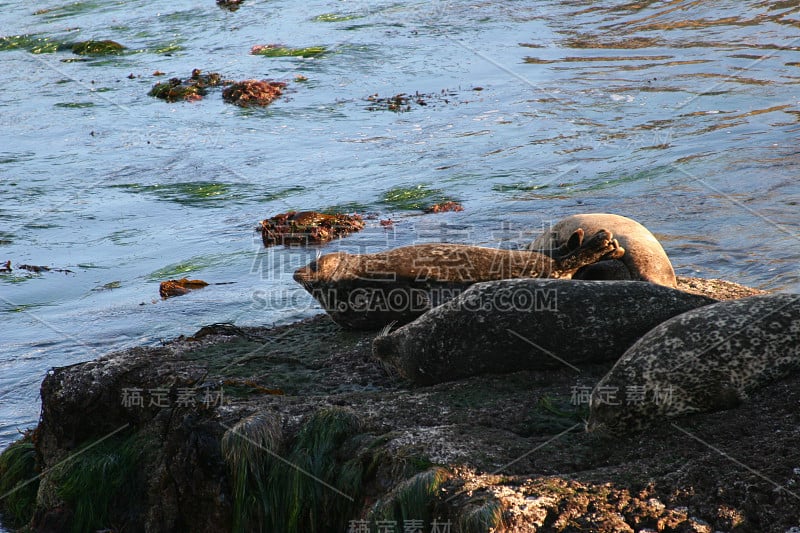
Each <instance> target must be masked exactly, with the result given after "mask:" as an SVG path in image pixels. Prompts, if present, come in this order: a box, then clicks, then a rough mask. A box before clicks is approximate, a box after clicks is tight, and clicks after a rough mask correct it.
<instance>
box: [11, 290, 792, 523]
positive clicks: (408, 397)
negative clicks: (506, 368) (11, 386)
mask: <svg viewBox="0 0 800 533" xmlns="http://www.w3.org/2000/svg"><path fill="white" fill-rule="evenodd" d="M691 283H692V284H693V285H694V286H695V287H696V288H697V289H698V290H699V289H701V288H704V289H705V290H708V291H710V292H711V293H712V294H713V295H715V296H717V297H720V294H718V293H716V292H714V291H713V289H710V288H709V287H708V285H707V284H706V283H705V282H703V281H699V280H691ZM727 287H728V288H731V287H732V286H730V285H728V286H727ZM374 335H375V334H374V333H369V332H354V331H347V330H343V329H341V328H339V327H337V326H336V325H335V324H333V323H332V322H331V321H330V319H329V318H327V317H326V316H319V317H315V318H312V319H308V320H305V321H302V322H299V323H295V324H290V325H287V326H281V327H277V328H270V329H267V328H240V327H236V326H231V325H215V326H210V327H207V328H204V330H201V332H198V334H197V335H195V336H193V337H191V338H179V339H176V340H175V341H172V342H168V343H166V344H164V345H163V346H157V347H149V348H135V349H132V350H128V351H124V352H119V353H113V354H109V355H108V356H105V357H103V358H100V359H98V360H95V361H90V362H87V363H82V364H78V365H73V366H70V367H64V368H57V369H53V370H52V371H51V372H50V374H49V375H48V376H47V377H46V378H45V380H44V382H43V384H42V401H43V411H42V418H41V423H40V425H39V427H38V428H37V429H36V430H35V432H34V433H33V435H32V436H31V437H30V439H31V442H33V443H34V448H35V452H36V472H39V473H42V474H43V476H42V479H41V481H40V482H39V488H38V496H37V504H36V508H35V513H34V516H33V519H32V522H31V525H32V526H33V527H32V529H33V530H35V531H45V530H58V529H60V530H68V529H70V528H71V527H73V526H74V525H75V523H77V522H76V521H78V520H80V523H81V524H88V525H90V526H91V527H92V528H96V529H104V528H113V529H115V530H117V529H119V530H123V529H124V530H126V531H143V530H149V531H188V530H191V531H230V530H232V529H234V525H235V524H237V525H236V527H237V528H238V529H239V530H259V529H261V530H281V529H271V528H273V527H275V524H276V523H282V524H284V525H285V526H286V527H285V528H284V529H282V530H286V531H310V530H311V529H309V528H310V527H312V524H313V525H315V526H316V528H317V530H318V531H346V530H347V528H348V526H349V525H352V524H353V523H367V524H368V525H369V527H371V528H372V530H374V529H376V527H377V525H376V524H378V523H379V521H381V520H384V521H385V520H388V521H394V522H395V523H396V524H397V525H396V529H397V530H402V527H403V523H404V522H408V523H411V521H413V520H417V521H422V523H423V530H424V531H430V530H431V528H432V524H434V523H436V524H445V523H449V524H450V527H451V531H470V532H472V531H475V532H477V531H489V530H490V529H491V530H494V531H547V532H551V531H558V532H566V531H581V530H582V531H600V532H606V531H607V532H612V531H637V532H639V531H648V530H652V531H667V532H677V531H730V532H734V531H735V532H744V531H765V532H773V531H775V532H778V531H780V532H783V531H786V530H787V529H788V528H790V527H792V526H796V525H797V524H798V522H799V521H800V506H798V505H797V503H798V501H800V499H798V496H797V493H798V484H800V474H798V472H800V451H798V448H797V446H796V442H797V440H798V438H800V429H799V428H800V412H798V410H797V409H796V405H797V404H798V402H800V376H798V375H796V374H793V375H790V376H789V377H787V378H784V379H783V380H780V381H777V382H775V383H773V384H771V385H770V386H769V387H767V388H765V389H761V390H759V391H756V392H755V393H754V394H753V395H752V396H751V398H750V399H749V400H748V401H747V402H744V403H743V404H741V405H740V406H739V407H737V408H734V409H731V410H727V411H722V412H717V413H709V414H703V415H695V416H690V417H683V418H678V419H675V420H674V421H671V422H669V423H666V422H665V423H664V424H660V425H657V426H655V427H652V428H650V429H648V430H647V431H645V432H636V433H629V434H624V435H615V436H613V437H612V436H610V435H604V434H600V433H586V432H584V431H583V427H584V419H585V418H586V416H587V413H588V406H587V404H586V403H584V402H583V400H584V398H583V395H582V391H583V390H585V389H586V388H589V389H591V387H592V386H593V385H594V384H595V383H597V382H598V381H599V380H600V378H602V376H603V375H605V373H606V372H608V370H609V368H610V367H611V363H608V364H593V365H584V366H581V367H580V371H579V372H576V371H575V370H574V369H571V368H568V367H562V368H555V369H551V370H547V371H523V372H516V373H512V374H507V375H485V376H480V377H472V378H467V379H463V380H460V381H453V382H448V383H441V384H438V385H434V386H428V387H416V386H413V385H412V384H410V383H409V382H407V381H405V380H402V379H400V378H399V377H398V376H395V375H393V374H392V373H390V371H389V370H387V369H386V368H384V367H383V366H382V365H381V364H380V362H378V361H376V360H375V359H373V358H372V357H371V354H370V348H371V342H372V340H373V338H374ZM226 383H227V385H226ZM261 389H266V390H273V391H275V390H279V391H281V392H282V394H265V393H264V392H263V390H261ZM237 437H238V438H239V439H240V440H237V439H236V438H237ZM131 442H134V443H135V446H132V445H131V444H130V443H131ZM222 442H226V443H227V446H228V447H227V448H225V449H224V450H223V447H222ZM236 442H239V443H245V444H246V443H248V442H250V443H255V444H253V446H240V447H238V448H237V447H236V446H232V444H235V443H236ZM87 446H92V447H91V448H87ZM126 446H127V447H126ZM123 449H124V450H133V452H131V451H129V452H126V453H127V455H126V454H124V453H122V451H120V450H123ZM100 450H102V453H101V451H100ZM223 451H224V452H225V453H223ZM76 452H81V454H80V457H82V458H83V459H81V461H82V462H80V463H76V464H80V465H81V466H82V468H83V469H82V470H80V471H81V472H84V473H85V472H91V471H95V470H97V471H100V470H98V469H97V465H96V464H95V465H94V467H93V468H94V470H92V469H87V468H88V466H91V465H92V463H91V461H100V463H98V464H100V465H112V464H116V463H114V462H113V461H112V462H108V461H109V460H110V459H109V458H116V459H119V458H122V457H133V459H128V460H129V462H130V467H129V468H128V469H126V470H118V468H119V466H115V467H113V468H115V469H113V470H112V471H113V472H124V473H125V474H124V476H125V477H124V479H125V480H126V481H127V482H126V484H124V485H120V486H119V487H117V489H115V490H111V491H110V492H111V494H110V496H109V499H108V505H107V508H106V510H105V511H106V512H105V514H104V515H103V520H102V521H101V520H99V519H97V520H95V521H94V522H93V521H91V520H89V519H88V518H86V517H85V516H84V514H85V513H84V511H82V510H81V507H80V502H81V499H80V497H79V496H75V494H74V493H73V492H70V491H68V490H67V488H68V483H67V480H69V479H75V478H76V476H78V469H73V470H70V464H71V463H70V461H71V460H72V461H77V459H70V457H72V456H74V455H76ZM279 457H280V458H288V459H287V461H288V462H291V463H292V464H295V465H296V466H297V467H301V468H302V470H303V471H304V472H306V473H307V474H312V475H313V476H314V478H317V479H316V480H314V479H312V478H310V477H309V476H308V475H306V474H304V473H303V472H302V471H301V470H299V469H297V468H295V467H292V466H287V464H286V463H284V462H282V460H280V459H278V458H279ZM103 461H105V462H103ZM237 461H238V462H237ZM303 461H306V462H303ZM2 465H3V463H2V462H1V461H0V470H2V468H3V466H2ZM58 465H61V466H58ZM57 466H58V468H54V467H57ZM244 467H246V468H244ZM107 468H112V467H111V466H107ZM64 469H66V470H64ZM59 472H60V473H59ZM249 472H256V473H258V472H261V473H267V474H269V475H267V476H265V477H264V476H254V475H251V474H250V473H249ZM2 473H4V474H5V471H4V472H2ZM120 475H122V474H120ZM256 479H268V480H270V481H269V482H268V483H267V486H262V487H260V488H259V486H258V485H257V483H255V480H256ZM122 487H124V489H123V488H122ZM87 491H88V492H91V491H90V490H89V489H87ZM248 491H249V492H248ZM248 497H250V498H252V499H250V500H247V499H246V498H248ZM243 498H245V499H244V500H243ZM242 501H249V502H250V506H249V507H247V506H245V507H243V506H242V505H241V504H242ZM269 501H273V502H277V503H275V505H273V506H272V507H270V506H269V505H262V504H263V503H264V502H266V503H269ZM292 505H298V507H297V508H298V509H304V510H305V511H304V512H303V513H301V514H297V515H293V516H290V515H289V514H281V513H285V512H286V509H287V508H289V507H291V506H292ZM323 505H324V509H323V507H321V506H323ZM243 509H250V511H248V512H247V513H244V511H243ZM81 513H84V514H81ZM243 513H244V514H243ZM282 521H283V522H282Z"/></svg>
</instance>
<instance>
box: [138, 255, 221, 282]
mask: <svg viewBox="0 0 800 533" xmlns="http://www.w3.org/2000/svg"><path fill="white" fill-rule="evenodd" d="M230 257H231V255H230V254H215V255H197V256H194V257H191V258H189V259H187V260H185V261H181V262H180V263H173V264H171V265H167V266H165V267H163V268H159V269H158V270H155V271H153V272H151V273H150V275H149V276H147V279H149V280H151V281H163V280H166V279H173V278H180V277H183V276H184V274H188V273H189V272H197V271H198V270H204V269H206V268H211V267H214V266H217V265H222V264H225V263H226V262H227V261H229V260H230Z"/></svg>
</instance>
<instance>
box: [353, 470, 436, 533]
mask: <svg viewBox="0 0 800 533" xmlns="http://www.w3.org/2000/svg"><path fill="white" fill-rule="evenodd" d="M450 477H451V474H450V472H449V471H448V470H446V469H444V468H441V467H434V468H431V469H429V470H426V471H424V472H420V473H419V474H416V475H414V476H412V477H411V478H409V479H407V480H405V481H403V482H402V483H400V484H399V485H397V486H396V487H395V488H394V489H393V490H392V491H391V492H390V493H389V494H388V495H387V496H385V497H384V498H381V499H380V500H378V501H377V502H376V503H375V505H374V506H373V507H372V509H371V510H370V520H369V522H370V523H373V524H374V523H376V522H378V521H380V520H391V521H395V522H397V523H398V524H402V523H404V522H406V521H409V520H422V521H423V523H425V524H429V523H430V522H431V521H432V519H433V518H434V516H433V513H434V509H435V505H436V502H437V499H438V495H439V489H440V488H441V486H442V485H443V484H444V482H445V481H447V480H448V479H450Z"/></svg>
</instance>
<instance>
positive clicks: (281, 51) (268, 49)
mask: <svg viewBox="0 0 800 533" xmlns="http://www.w3.org/2000/svg"><path fill="white" fill-rule="evenodd" d="M327 51H328V49H327V48H325V47H324V46H306V47H305V48H290V47H288V46H284V45H282V44H257V45H255V46H253V47H252V48H251V49H250V53H251V54H253V55H259V56H267V57H303V58H309V57H317V56H321V55H322V54H324V53H325V52H327Z"/></svg>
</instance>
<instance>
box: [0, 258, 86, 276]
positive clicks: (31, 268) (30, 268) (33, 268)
mask: <svg viewBox="0 0 800 533" xmlns="http://www.w3.org/2000/svg"><path fill="white" fill-rule="evenodd" d="M16 269H17V270H25V271H27V272H32V273H33V274H41V273H42V272H61V273H62V274H74V272H73V271H72V270H68V269H66V268H51V267H48V266H40V265H20V264H18V265H17V266H16ZM13 270H14V268H13V267H12V266H11V261H6V262H5V263H3V264H2V265H0V273H8V272H11V271H13Z"/></svg>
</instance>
